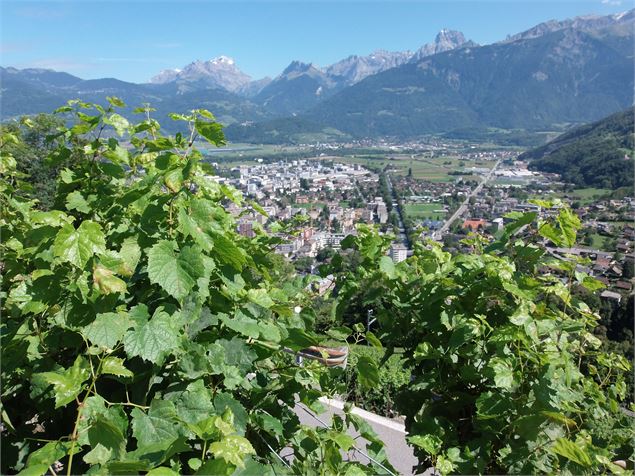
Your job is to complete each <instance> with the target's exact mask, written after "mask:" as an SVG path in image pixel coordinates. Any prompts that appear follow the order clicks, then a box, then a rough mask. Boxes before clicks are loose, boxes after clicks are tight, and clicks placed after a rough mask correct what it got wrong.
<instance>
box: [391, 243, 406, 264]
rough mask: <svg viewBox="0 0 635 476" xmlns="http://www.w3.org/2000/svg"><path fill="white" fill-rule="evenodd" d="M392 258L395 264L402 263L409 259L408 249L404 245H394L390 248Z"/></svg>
mask: <svg viewBox="0 0 635 476" xmlns="http://www.w3.org/2000/svg"><path fill="white" fill-rule="evenodd" d="M390 257H391V258H392V260H393V261H394V262H395V263H401V262H402V261H404V260H405V259H406V258H407V257H408V248H406V247H405V246H404V245H402V244H398V243H397V244H393V245H392V246H391V247H390Z"/></svg>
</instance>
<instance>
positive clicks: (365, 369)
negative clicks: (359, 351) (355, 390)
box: [355, 355, 379, 389]
mask: <svg viewBox="0 0 635 476" xmlns="http://www.w3.org/2000/svg"><path fill="white" fill-rule="evenodd" d="M355 369H356V370H357V376H358V377H359V382H360V383H361V384H362V386H363V387H365V388H367V389H371V388H374V387H376V386H377V385H379V369H378V368H377V363H376V362H375V361H374V360H373V359H371V358H370V357H368V356H365V355H362V356H360V357H359V359H357V365H356V366H355Z"/></svg>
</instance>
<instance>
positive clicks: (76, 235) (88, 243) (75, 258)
mask: <svg viewBox="0 0 635 476" xmlns="http://www.w3.org/2000/svg"><path fill="white" fill-rule="evenodd" d="M105 251H106V239H105V237H104V233H103V232H102V230H101V227H100V226H99V224H98V223H95V222H94V221H90V220H86V221H83V222H82V224H81V225H79V228H77V229H75V228H73V226H72V225H64V226H63V227H62V229H61V230H60V231H59V232H58V233H57V236H56V237H55V242H54V243H53V253H54V255H55V256H57V257H58V258H61V259H62V261H67V262H69V263H71V264H73V265H75V266H77V267H78V268H83V267H84V266H85V265H86V263H87V262H88V260H89V259H91V258H92V257H93V255H95V254H96V253H104V252H105Z"/></svg>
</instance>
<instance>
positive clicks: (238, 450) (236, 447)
mask: <svg viewBox="0 0 635 476" xmlns="http://www.w3.org/2000/svg"><path fill="white" fill-rule="evenodd" d="M209 449H210V451H211V452H212V454H213V455H214V456H215V457H216V458H222V459H224V460H225V461H227V462H228V463H231V464H233V465H235V466H238V467H239V468H244V467H245V462H244V459H245V456H247V455H250V454H256V451H255V450H254V448H253V446H251V443H249V440H248V439H247V438H245V437H243V436H238V435H230V436H226V437H225V438H223V439H222V440H220V441H215V442H214V443H212V444H211V445H210V447H209Z"/></svg>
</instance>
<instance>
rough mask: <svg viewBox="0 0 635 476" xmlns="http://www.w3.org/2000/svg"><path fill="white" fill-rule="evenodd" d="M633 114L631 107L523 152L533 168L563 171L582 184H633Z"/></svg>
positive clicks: (591, 185) (569, 180) (565, 175)
mask: <svg viewBox="0 0 635 476" xmlns="http://www.w3.org/2000/svg"><path fill="white" fill-rule="evenodd" d="M633 114H634V109H633V108H632V107H631V108H629V109H627V110H625V111H622V112H619V113H617V114H613V115H611V116H609V117H607V118H605V119H602V120H600V121H598V122H594V123H593V124H588V125H585V126H580V127H576V128H575V129H573V130H571V131H569V132H567V133H565V134H562V135H561V136H559V137H556V138H555V139H554V140H552V141H551V142H549V143H547V144H545V145H543V146H542V147H538V148H536V149H532V150H530V151H528V152H525V153H524V154H522V155H521V156H520V157H519V158H520V159H521V160H532V162H531V163H530V164H529V168H530V169H533V170H541V171H544V172H552V173H558V174H561V175H562V177H563V179H564V180H565V181H567V182H572V183H574V184H576V185H579V186H588V187H600V188H619V187H632V186H633V173H634V172H635V170H634V169H633V146H634V133H633V126H634V124H633Z"/></svg>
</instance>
